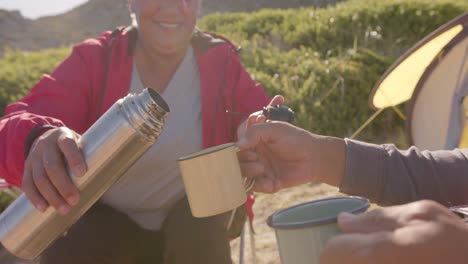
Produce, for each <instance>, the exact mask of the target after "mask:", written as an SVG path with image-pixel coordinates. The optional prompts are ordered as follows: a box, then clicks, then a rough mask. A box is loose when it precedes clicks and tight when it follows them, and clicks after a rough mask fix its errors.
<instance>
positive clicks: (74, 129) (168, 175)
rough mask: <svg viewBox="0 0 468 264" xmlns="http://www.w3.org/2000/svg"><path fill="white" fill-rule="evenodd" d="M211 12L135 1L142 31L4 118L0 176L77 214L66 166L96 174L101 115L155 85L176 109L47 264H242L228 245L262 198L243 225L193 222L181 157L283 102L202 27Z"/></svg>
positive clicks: (89, 49) (78, 56)
mask: <svg viewBox="0 0 468 264" xmlns="http://www.w3.org/2000/svg"><path fill="white" fill-rule="evenodd" d="M0 1H1V0H0ZM28 1H30V0H28ZM200 5H201V0H128V6H129V12H132V13H133V14H134V15H133V17H134V18H135V21H134V25H133V26H132V27H128V28H125V27H121V28H119V29H117V30H114V31H113V32H112V33H111V32H105V33H103V34H102V35H101V36H99V37H98V38H96V39H89V40H86V41H84V42H83V43H81V44H78V45H76V46H75V47H74V49H73V52H72V54H71V55H70V56H69V57H68V58H67V59H65V61H63V62H62V63H61V64H60V65H59V66H58V67H57V68H56V69H55V70H54V71H53V72H52V74H51V75H45V76H44V77H43V79H42V80H41V81H39V83H38V84H37V85H36V86H35V87H34V88H33V89H32V90H31V92H30V94H29V95H27V96H26V97H25V98H23V99H22V100H20V101H19V102H17V103H13V104H11V105H10V106H9V107H8V108H7V110H6V115H5V117H4V118H2V119H0V146H1V147H0V174H1V175H8V177H7V178H6V180H7V181H8V182H9V183H10V184H14V185H16V186H21V188H22V190H23V191H24V193H25V194H26V195H27V196H28V198H29V200H30V201H31V202H32V203H33V204H34V206H35V207H36V208H37V209H38V210H41V211H42V210H46V208H48V207H52V208H53V210H56V211H57V213H61V214H68V213H69V212H70V211H71V210H72V208H73V207H74V206H75V205H77V204H78V203H79V202H80V192H79V190H78V189H77V188H76V186H75V185H74V183H73V182H72V181H71V180H70V178H69V177H68V175H67V170H66V169H65V165H64V161H66V162H67V163H68V164H69V168H70V170H71V171H72V172H73V174H74V175H83V174H85V173H86V168H87V166H86V164H85V162H84V159H83V154H82V151H81V146H79V144H78V143H77V142H79V141H78V140H79V138H80V135H81V134H83V133H84V132H85V131H86V130H87V129H88V128H89V127H90V126H91V125H92V124H93V123H94V122H95V120H96V119H97V117H99V116H100V115H101V114H102V113H104V112H105V111H107V109H109V107H110V106H112V105H113V104H114V103H115V102H116V101H117V100H118V99H120V98H123V97H124V96H126V95H127V94H128V93H129V92H130V93H139V92H141V91H142V90H143V89H145V88H150V89H154V90H156V91H158V92H159V93H160V94H161V95H162V97H163V98H164V100H165V101H166V102H167V103H168V105H169V107H170V108H171V113H170V115H169V116H168V118H167V121H166V123H165V126H164V130H163V132H162V133H161V135H160V137H159V138H158V142H157V144H155V145H154V146H152V147H151V148H150V149H149V150H148V151H147V152H146V153H145V154H144V155H143V156H142V157H141V158H140V159H139V160H138V161H136V162H135V164H134V165H133V166H132V167H131V168H130V169H129V170H128V171H127V172H125V173H124V175H123V176H122V177H121V178H120V179H119V180H118V181H117V182H116V183H115V184H114V185H113V186H112V187H111V188H110V189H109V190H108V191H107V192H106V193H105V194H104V196H103V197H102V199H101V200H100V201H99V202H98V203H97V204H96V205H95V206H94V207H92V208H91V209H90V210H89V211H88V212H87V213H86V214H85V215H83V217H82V218H81V219H80V220H79V221H78V222H77V223H76V224H75V225H74V226H73V227H71V228H70V230H69V231H68V233H67V235H66V236H65V237H62V238H60V239H58V240H57V241H55V242H54V243H53V244H52V245H51V246H50V247H49V248H48V249H46V250H45V252H44V254H43V255H42V256H41V263H42V264H55V263H68V264H74V263H91V264H92V263H103V262H106V263H122V264H135V263H142V261H143V263H161V262H164V263H166V264H182V263H206V264H211V263H216V264H228V263H231V255H230V247H229V238H235V237H236V236H238V235H239V234H240V233H241V228H242V227H243V224H244V221H245V218H246V215H247V212H250V216H251V215H252V213H251V212H252V210H251V209H252V208H251V205H252V203H253V201H252V198H251V199H250V200H249V202H248V203H247V204H249V206H250V207H249V208H247V209H249V210H246V207H245V206H244V205H242V206H241V208H237V209H236V210H235V212H236V213H235V214H233V216H234V218H231V214H230V213H225V214H220V215H216V216H212V217H206V218H195V217H193V216H192V215H191V213H190V208H189V204H188V202H187V198H186V193H185V189H184V184H183V181H182V177H181V175H180V170H179V166H178V163H177V160H178V158H180V157H182V156H185V155H187V154H189V153H194V152H198V151H201V150H202V149H206V148H209V147H213V146H217V145H221V144H224V143H228V142H233V141H235V140H236V138H237V136H238V135H242V134H243V133H245V128H246V122H245V121H244V119H245V117H243V116H239V115H229V114H227V113H233V112H240V113H256V112H257V111H259V110H261V109H263V108H264V107H265V106H267V105H275V106H276V105H278V104H283V101H284V99H283V98H282V97H275V98H274V99H272V100H271V102H270V103H269V98H268V96H267V95H266V93H265V91H264V89H263V87H262V86H261V85H259V84H257V83H255V82H254V81H253V80H252V78H251V77H250V76H249V74H248V73H247V72H246V70H245V69H244V68H243V67H242V65H241V63H240V60H239V57H238V55H237V47H235V46H234V45H233V44H232V43H231V42H229V41H228V40H226V39H224V38H222V37H219V36H217V35H214V34H208V33H205V32H201V31H199V30H198V29H196V27H195V25H196V22H197V21H196V18H197V15H198V13H199V10H200V8H201V7H200ZM260 113H261V111H260ZM251 117H252V118H257V116H255V115H254V114H253V115H252V116H251ZM58 127H60V128H58ZM1 148H3V149H1ZM18 149H25V151H18ZM4 153H9V155H7V156H6V155H3V154H4ZM2 155H3V156H2ZM45 161H47V162H45ZM23 175H24V176H23ZM83 200H84V199H83ZM231 219H234V221H232V224H230V225H229V226H230V228H227V226H228V225H227V223H228V222H230V223H231Z"/></svg>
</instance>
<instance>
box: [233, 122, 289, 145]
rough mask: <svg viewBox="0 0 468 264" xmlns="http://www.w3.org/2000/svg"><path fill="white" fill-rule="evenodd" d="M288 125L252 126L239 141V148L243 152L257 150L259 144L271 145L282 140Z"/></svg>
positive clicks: (277, 123)
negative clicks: (283, 130)
mask: <svg viewBox="0 0 468 264" xmlns="http://www.w3.org/2000/svg"><path fill="white" fill-rule="evenodd" d="M284 126H288V124H287V123H282V122H277V121H273V122H268V123H257V124H254V125H252V126H251V127H250V128H249V129H247V132H246V133H245V135H244V136H243V137H242V138H240V139H239V141H238V142H237V146H238V147H239V148H240V149H241V150H248V149H255V147H256V146H257V145H258V144H259V143H269V142H272V141H275V140H277V139H278V138H280V137H281V136H282V135H283V134H284V133H285V132H281V130H282V129H284Z"/></svg>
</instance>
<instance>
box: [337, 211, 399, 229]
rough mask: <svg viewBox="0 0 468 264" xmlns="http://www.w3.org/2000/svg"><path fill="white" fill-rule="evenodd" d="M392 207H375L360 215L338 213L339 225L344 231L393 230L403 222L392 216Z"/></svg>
mask: <svg viewBox="0 0 468 264" xmlns="http://www.w3.org/2000/svg"><path fill="white" fill-rule="evenodd" d="M391 209H392V208H387V209H375V210H372V211H369V212H366V213H362V214H358V215H353V214H350V213H341V214H340V215H338V226H339V227H340V229H341V230H342V231H343V232H344V233H372V232H379V231H393V230H395V229H396V228H398V227H400V226H401V223H399V221H398V218H396V217H392V215H393V214H392V213H391Z"/></svg>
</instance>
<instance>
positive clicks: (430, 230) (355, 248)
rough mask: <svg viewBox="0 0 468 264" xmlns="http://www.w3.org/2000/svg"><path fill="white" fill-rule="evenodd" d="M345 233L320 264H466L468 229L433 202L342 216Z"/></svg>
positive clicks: (335, 241)
mask: <svg viewBox="0 0 468 264" xmlns="http://www.w3.org/2000/svg"><path fill="white" fill-rule="evenodd" d="M338 224H339V226H340V228H341V229H342V231H343V232H344V233H345V234H344V235H341V236H337V237H335V238H333V239H331V240H330V241H329V242H328V244H327V246H326V247H325V248H324V251H323V252H322V258H321V263H322V264H341V263H347V264H364V263H365V264H367V263H379V264H387V263H388V264H390V263H399V264H415V263H424V264H436V263H437V264H441V263H450V264H458V263H460V264H461V263H467V261H468V226H467V225H466V224H465V223H464V222H463V221H461V220H460V218H458V217H457V216H455V215H454V214H453V213H451V212H450V211H449V210H448V209H446V208H445V207H443V206H442V205H439V204H437V203H435V202H432V201H420V202H414V203H411V204H407V205H401V206H395V207H389V208H385V209H377V210H373V211H371V212H368V213H364V214H361V215H357V216H354V215H350V214H341V215H340V216H339V218H338Z"/></svg>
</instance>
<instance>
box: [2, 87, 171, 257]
mask: <svg viewBox="0 0 468 264" xmlns="http://www.w3.org/2000/svg"><path fill="white" fill-rule="evenodd" d="M168 113H169V107H168V105H167V104H166V102H165V101H164V99H163V98H162V97H161V96H160V95H159V94H158V93H157V92H155V91H153V90H152V89H146V90H144V91H143V92H142V93H140V94H137V95H135V94H129V95H128V96H126V97H125V98H123V99H120V100H119V101H117V102H116V103H115V104H114V105H113V106H112V107H111V108H110V109H109V110H108V111H107V112H106V113H105V114H104V115H103V116H102V117H101V118H99V119H98V120H97V121H96V123H95V124H94V125H93V126H92V127H91V128H89V130H88V131H86V133H84V134H83V136H82V137H81V139H80V142H81V144H82V146H83V152H84V156H85V159H86V162H87V165H88V172H87V173H86V174H85V175H84V176H83V177H79V178H78V177H73V175H71V177H72V179H73V180H74V182H75V184H76V185H77V187H78V189H79V190H80V193H81V196H80V203H79V204H78V205H77V206H75V207H73V208H72V210H71V212H70V213H69V214H67V215H65V216H62V215H60V214H59V213H58V212H57V211H56V210H55V209H54V208H51V207H49V208H48V209H47V211H46V212H44V213H41V212H39V211H38V210H36V209H35V208H34V206H33V205H32V204H31V203H30V201H29V200H28V198H27V197H26V196H25V195H24V194H22V195H20V196H19V197H18V198H17V199H16V200H15V201H14V202H13V203H12V204H11V205H10V206H9V207H8V208H7V209H6V210H5V211H4V212H3V213H2V214H1V215H0V241H1V242H2V244H3V246H4V247H5V248H6V249H7V250H8V251H10V252H11V253H12V254H14V255H16V256H18V257H20V258H24V259H34V258H36V257H37V256H39V255H40V254H41V253H42V252H43V251H44V250H45V249H46V248H47V247H48V246H49V245H50V244H51V243H52V242H53V241H54V240H55V239H56V238H58V237H59V236H61V235H62V234H64V233H65V232H66V231H67V230H68V228H69V227H70V226H71V225H73V224H74V223H75V222H76V221H77V220H78V219H79V218H80V217H81V216H82V215H83V214H84V213H85V212H86V211H87V210H88V209H89V208H90V207H91V206H92V205H93V204H94V203H95V202H96V201H97V200H98V199H99V198H100V197H101V196H102V195H103V194H104V192H105V191H107V190H108V189H109V188H110V187H111V185H112V184H113V183H114V182H115V181H116V180H117V179H118V178H119V177H120V176H122V175H123V174H124V173H125V172H126V171H127V170H128V169H129V168H130V166H132V165H133V164H134V163H135V161H137V160H138V159H139V158H140V157H141V156H142V155H143V154H144V153H145V152H146V151H147V150H148V149H149V148H150V147H151V146H152V145H153V144H154V143H155V142H156V141H157V139H158V137H159V135H160V133H161V132H162V128H163V126H164V121H165V118H166V116H167V114H168Z"/></svg>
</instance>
